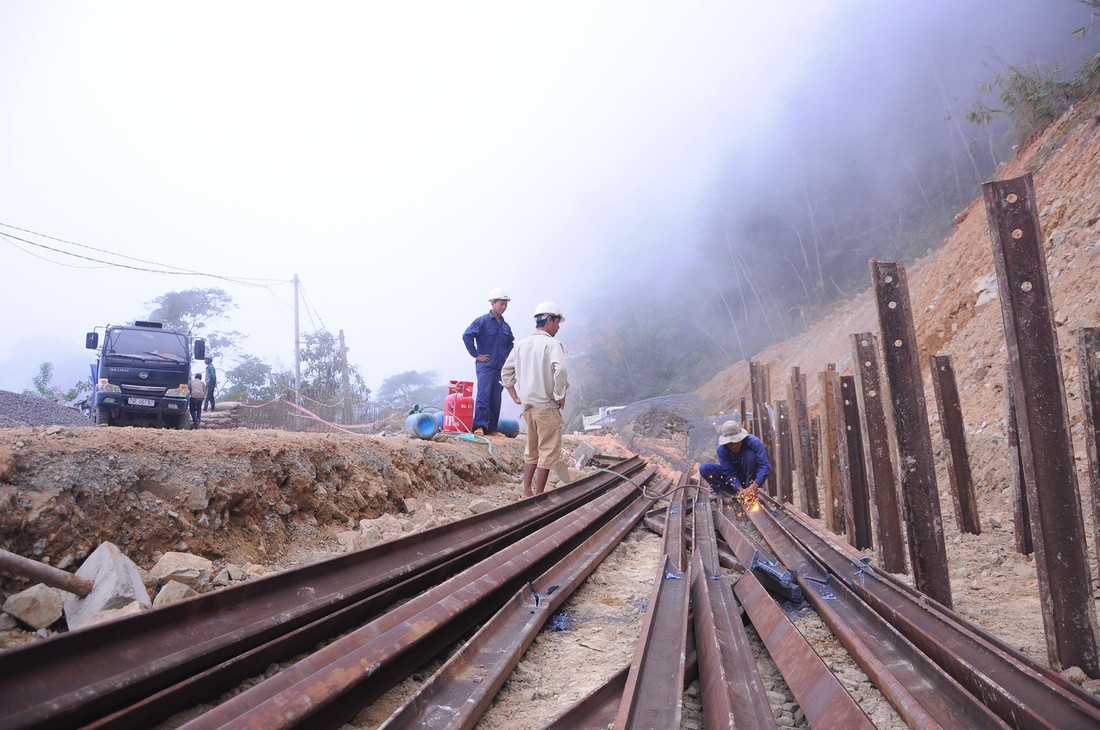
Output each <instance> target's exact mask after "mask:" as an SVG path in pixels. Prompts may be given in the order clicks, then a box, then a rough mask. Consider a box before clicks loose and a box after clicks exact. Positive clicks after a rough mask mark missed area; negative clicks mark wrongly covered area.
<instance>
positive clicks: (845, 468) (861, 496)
mask: <svg viewBox="0 0 1100 730" xmlns="http://www.w3.org/2000/svg"><path fill="white" fill-rule="evenodd" d="M855 391H856V379H855V377H854V376H851V375H841V376H840V387H839V388H837V389H836V391H835V393H834V396H835V398H836V414H837V418H836V439H837V445H838V447H839V455H840V474H841V477H840V482H841V485H842V489H841V493H842V494H843V496H844V524H846V525H848V526H849V527H848V542H849V543H850V544H851V545H852V546H853V547H855V548H858V549H860V550H863V549H866V548H870V547H872V540H871V508H870V505H869V504H868V501H869V500H868V498H867V478H866V476H865V475H866V474H867V467H866V464H865V463H864V459H863V434H862V431H861V429H860V425H859V405H858V404H857V402H856V393H855Z"/></svg>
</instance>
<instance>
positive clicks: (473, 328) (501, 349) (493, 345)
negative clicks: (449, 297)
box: [462, 286, 516, 436]
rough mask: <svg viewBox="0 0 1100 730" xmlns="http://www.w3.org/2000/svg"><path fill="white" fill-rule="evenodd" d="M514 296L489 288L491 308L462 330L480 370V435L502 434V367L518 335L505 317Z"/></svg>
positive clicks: (476, 420)
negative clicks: (514, 333) (500, 422)
mask: <svg viewBox="0 0 1100 730" xmlns="http://www.w3.org/2000/svg"><path fill="white" fill-rule="evenodd" d="M510 300H511V297H509V296H508V292H506V291H504V290H503V289H501V288H500V287H499V286H498V287H497V288H495V289H493V290H492V291H490V292H489V312H488V314H483V315H481V316H480V317H478V318H477V319H475V320H474V321H473V322H471V323H470V326H469V327H467V328H466V331H465V332H463V333H462V341H463V342H464V343H465V344H466V351H467V352H469V353H470V357H472V358H474V370H475V371H476V374H477V392H476V393H475V394H474V424H473V425H474V433H475V434H477V435H479V436H484V435H486V434H488V435H489V436H502V435H503V434H501V433H500V432H499V431H497V423H498V422H499V421H500V402H501V395H502V393H503V386H502V385H501V384H500V369H501V368H502V367H504V361H505V360H507V359H508V354H509V353H510V352H512V344H513V343H514V342H515V341H516V338H515V337H513V336H512V328H511V327H509V326H508V323H507V322H505V321H504V311H505V310H506V309H508V302H509V301H510Z"/></svg>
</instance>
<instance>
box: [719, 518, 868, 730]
mask: <svg viewBox="0 0 1100 730" xmlns="http://www.w3.org/2000/svg"><path fill="white" fill-rule="evenodd" d="M715 526H716V527H717V528H718V531H719V533H720V534H721V535H722V536H723V537H724V538H725V539H726V541H727V542H728V543H730V544H731V545H733V546H734V551H735V553H736V554H737V555H738V557H739V559H743V560H744V561H745V562H747V563H749V564H750V565H751V564H754V563H756V562H757V558H756V556H757V555H758V554H759V553H760V549H759V548H758V547H757V546H756V544H755V542H754V541H753V540H752V539H751V538H750V537H749V536H748V535H747V534H746V533H745V532H744V531H743V530H741V529H740V528H738V527H737V526H736V524H735V523H734V521H733V520H731V519H730V518H729V516H728V515H727V514H726V513H725V512H719V513H718V515H717V516H716V518H715ZM733 591H734V594H736V596H737V598H738V600H740V601H741V605H743V606H744V607H745V611H746V612H747V613H748V615H749V619H750V620H751V621H752V625H753V628H755V629H756V632H757V633H758V634H759V635H760V639H761V640H762V641H763V642H764V646H766V647H767V649H768V653H769V654H770V655H771V657H772V660H773V661H774V662H775V665H776V667H777V668H778V669H779V673H780V674H782V675H783V679H784V680H785V681H786V682H787V686H788V687H789V688H790V690H791V693H792V694H793V695H794V698H795V699H796V700H797V701H798V704H799V706H800V707H801V708H802V712H803V713H804V714H805V715H806V720H807V721H808V722H809V723H810V727H838V728H845V729H846V730H849V729H850V730H870V729H871V728H874V724H873V723H871V721H870V720H869V719H868V718H867V715H865V714H864V712H863V710H862V709H861V708H860V707H859V705H858V704H857V703H856V701H855V700H854V699H853V698H852V696H851V695H850V694H848V692H847V690H845V689H844V686H843V685H841V683H840V681H839V680H838V679H837V678H836V676H835V675H834V674H833V673H832V672H831V671H830V670H829V668H828V667H827V666H826V665H825V663H824V662H823V661H822V660H821V657H819V656H818V654H817V652H815V651H814V649H813V647H812V646H810V643H809V642H808V641H806V638H805V637H804V636H803V635H802V633H801V632H800V631H799V630H798V628H797V627H796V626H795V625H794V623H793V622H791V620H790V619H789V618H787V614H786V613H784V612H783V610H782V609H781V608H779V606H778V604H777V603H776V601H775V598H774V597H772V596H771V595H770V594H769V593H768V591H767V589H766V588H765V587H764V584H763V583H762V582H761V581H760V579H759V578H758V577H757V576H756V572H755V571H753V570H750V571H745V572H744V573H743V574H742V576H741V578H740V579H739V580H738V581H737V583H736V584H735V585H734V587H733Z"/></svg>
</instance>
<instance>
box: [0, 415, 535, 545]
mask: <svg viewBox="0 0 1100 730" xmlns="http://www.w3.org/2000/svg"><path fill="white" fill-rule="evenodd" d="M493 451H494V454H495V456H496V457H497V458H498V459H499V460H500V461H501V462H502V463H503V464H504V465H505V466H506V467H507V468H508V469H509V470H511V471H512V472H514V473H518V472H519V471H520V469H521V464H522V445H521V444H520V443H518V442H516V441H511V440H507V439H494V445H493ZM507 478H508V476H507V475H506V474H503V473H502V471H501V468H500V467H499V466H497V464H496V463H495V462H494V461H493V460H492V459H491V458H490V456H489V452H488V450H487V449H486V447H484V446H481V445H476V444H470V443H468V442H456V441H422V440H418V439H410V438H406V437H404V436H400V437H392V438H379V437H371V436H347V435H341V434H298V433H287V432H283V431H248V430H244V429H237V430H232V431H172V430H158V429H139V428H106V427H103V428H98V427H97V428H49V429H46V428H21V429H11V430H6V431H0V546H2V547H4V548H5V549H7V550H11V551H12V552H15V553H20V554H23V555H27V556H29V557H35V558H41V557H48V558H50V559H51V560H52V561H53V562H54V564H58V563H60V564H61V565H64V566H68V565H71V564H73V563H74V562H75V561H79V560H81V559H82V558H83V557H84V556H85V555H87V554H88V553H89V552H90V551H91V550H93V549H94V548H95V547H96V546H97V545H98V544H99V543H100V542H102V541H104V540H110V541H112V542H114V543H116V544H118V545H119V546H120V547H121V548H122V550H123V551H124V552H126V553H127V554H128V555H129V556H130V557H131V558H132V559H133V560H135V561H136V562H138V563H139V564H145V563H151V562H152V560H153V559H154V557H155V556H156V555H157V554H159V553H161V552H163V551H166V550H172V549H190V550H192V551H194V552H196V553H200V554H203V555H206V556H207V557H211V558H225V559H227V560H233V561H235V562H241V563H243V562H248V561H253V562H266V563H270V562H272V561H273V560H275V559H276V558H278V557H279V556H281V555H282V554H283V553H284V552H285V550H286V549H287V547H288V545H289V544H290V542H291V541H292V539H293V537H294V534H295V530H296V529H300V528H311V527H315V526H317V525H332V526H336V527H338V528H339V529H347V528H348V527H355V526H357V525H358V521H359V520H360V519H369V518H375V517H378V516H379V515H381V514H383V513H387V512H392V513H396V512H399V511H400V507H401V503H402V500H403V499H405V498H407V497H424V496H425V495H429V496H431V495H435V494H439V493H448V492H461V491H463V490H472V489H473V488H475V487H480V486H483V485H487V484H499V483H500V482H501V481H502V479H507ZM518 491H519V490H518V489H517V490H516V492H517V494H518ZM466 514H469V512H468V511H467V512H466Z"/></svg>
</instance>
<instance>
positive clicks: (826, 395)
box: [818, 369, 844, 535]
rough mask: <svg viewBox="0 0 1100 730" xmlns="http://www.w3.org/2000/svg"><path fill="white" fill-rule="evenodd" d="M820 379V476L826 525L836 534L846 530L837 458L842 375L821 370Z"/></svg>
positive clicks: (832, 370) (831, 370)
mask: <svg viewBox="0 0 1100 730" xmlns="http://www.w3.org/2000/svg"><path fill="white" fill-rule="evenodd" d="M818 377H819V378H820V379H821V443H820V450H821V476H822V484H823V486H824V495H823V496H824V500H823V501H824V502H825V504H824V508H825V526H826V527H828V528H829V529H830V530H832V531H833V532H835V533H836V534H838V535H839V534H840V533H842V532H844V510H843V503H842V501H841V497H842V495H841V486H840V464H839V462H838V461H837V459H838V456H837V451H838V449H837V440H836V420H837V413H836V399H835V398H836V396H835V395H834V394H835V391H836V390H837V389H839V387H840V375H838V374H837V372H836V370H835V369H830V370H825V371H824V372H821V373H818Z"/></svg>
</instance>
